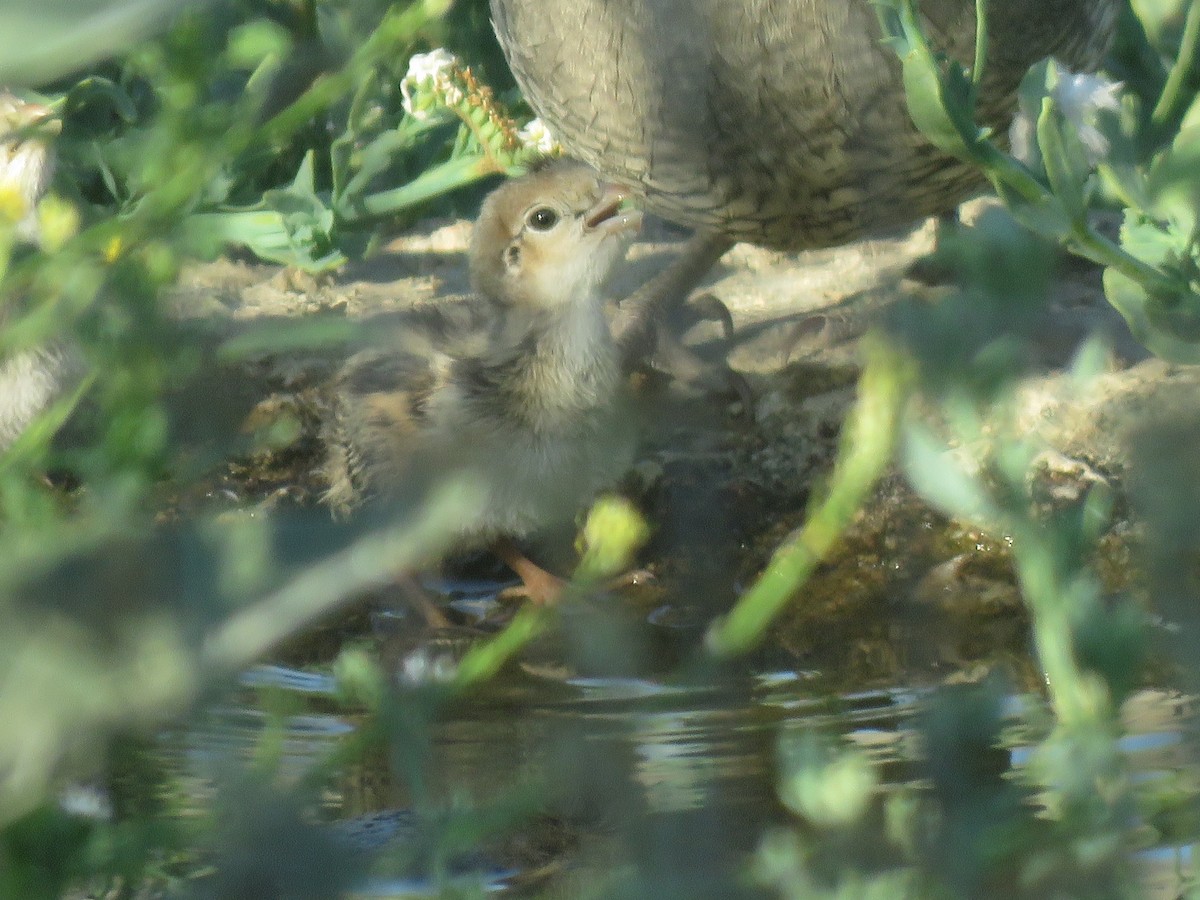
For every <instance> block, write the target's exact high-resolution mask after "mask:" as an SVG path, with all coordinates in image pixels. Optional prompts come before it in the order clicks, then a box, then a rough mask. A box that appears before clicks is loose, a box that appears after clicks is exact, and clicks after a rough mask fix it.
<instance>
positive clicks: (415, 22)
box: [260, 3, 431, 146]
mask: <svg viewBox="0 0 1200 900" xmlns="http://www.w3.org/2000/svg"><path fill="white" fill-rule="evenodd" d="M426 6H427V4H424V3H413V4H411V5H409V6H408V7H406V8H404V9H402V10H397V9H393V10H392V11H391V12H390V13H389V14H388V15H387V16H386V17H385V18H384V20H383V21H382V22H380V23H379V27H378V28H376V29H375V31H374V32H373V33H372V34H371V36H370V37H369V38H368V39H367V41H366V43H364V44H363V45H362V46H361V47H360V48H359V49H358V51H357V52H356V53H355V54H354V55H353V56H352V57H351V58H350V61H349V62H347V63H346V65H345V66H344V67H342V69H341V70H339V71H337V72H334V73H331V74H329V75H325V76H322V77H321V78H318V79H317V80H316V81H314V82H313V83H312V86H311V87H309V89H308V90H307V91H305V92H304V93H303V94H301V95H300V96H299V97H298V98H297V99H296V100H294V101H293V102H292V103H291V105H289V106H288V107H287V108H286V109H284V110H282V111H281V112H279V113H278V114H277V115H275V116H274V117H273V118H271V120H270V121H268V122H267V123H266V124H264V125H263V126H262V128H261V129H260V138H261V140H262V141H263V142H265V143H267V144H268V145H270V146H279V145H281V144H283V143H284V142H286V141H287V139H288V138H289V137H290V136H291V135H292V134H294V133H295V132H296V131H298V130H300V129H301V128H303V127H304V126H305V125H307V124H308V123H309V122H310V121H311V120H312V119H313V118H315V117H316V116H318V115H320V114H321V113H322V112H323V111H324V110H326V109H328V108H329V106H330V105H331V104H332V103H333V102H334V101H336V100H337V99H339V98H340V97H342V96H343V95H345V94H347V93H349V92H350V91H352V90H353V89H354V87H355V86H356V85H357V84H358V83H359V82H360V81H361V80H362V79H363V77H364V76H365V74H366V72H367V70H368V69H369V68H370V67H371V66H373V65H375V63H376V62H377V61H378V60H380V59H382V58H384V56H385V55H387V54H389V53H392V52H394V51H395V48H396V47H399V46H402V45H403V44H404V43H405V42H406V41H407V40H408V39H409V38H411V37H412V36H413V35H414V34H416V33H417V32H418V31H419V30H420V29H421V28H422V27H423V26H424V25H425V24H426V23H427V22H428V21H429V19H430V18H431V14H430V13H429V11H428V10H427V9H426Z"/></svg>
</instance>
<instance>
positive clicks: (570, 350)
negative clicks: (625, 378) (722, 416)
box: [325, 161, 641, 600]
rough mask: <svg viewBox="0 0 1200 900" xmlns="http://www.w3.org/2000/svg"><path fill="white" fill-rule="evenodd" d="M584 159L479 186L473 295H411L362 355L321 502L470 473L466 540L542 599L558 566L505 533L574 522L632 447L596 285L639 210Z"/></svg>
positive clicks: (335, 424)
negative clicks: (473, 485)
mask: <svg viewBox="0 0 1200 900" xmlns="http://www.w3.org/2000/svg"><path fill="white" fill-rule="evenodd" d="M626 193H627V192H625V191H624V190H621V189H617V188H614V187H612V186H610V185H607V184H604V183H602V182H600V181H599V180H598V179H597V177H596V175H595V173H594V172H593V171H592V170H591V169H588V168H587V167H586V166H582V165H580V164H578V163H575V162H569V161H560V162H555V163H551V164H549V165H547V166H545V167H544V168H541V169H539V170H537V171H535V172H533V173H531V174H529V175H526V176H525V177H523V178H520V179H517V180H514V181H511V182H508V183H506V184H504V185H502V186H501V187H499V188H498V189H497V190H496V191H494V192H493V193H492V194H491V195H490V196H489V197H488V199H487V200H486V201H485V202H484V204H483V208H482V210H481V211H480V214H479V219H478V221H477V222H476V225H475V231H474V237H473V239H472V244H471V249H470V269H471V280H472V284H473V287H474V289H475V296H473V297H471V298H469V299H467V300H465V301H463V302H462V303H459V304H450V305H448V306H444V307H441V306H439V307H430V308H425V309H417V310H414V311H413V312H412V313H411V314H410V315H408V316H407V317H406V320H405V321H404V322H402V323H400V327H399V328H398V329H397V330H396V331H395V333H394V337H392V338H391V339H390V340H387V341H379V340H375V341H374V342H373V343H374V346H373V347H371V348H370V349H367V350H364V351H362V352H360V353H358V354H356V355H355V356H353V357H352V358H351V359H350V360H349V361H348V362H347V364H346V365H345V367H344V368H343V369H342V371H341V373H340V374H339V375H338V377H337V379H336V383H335V386H334V391H333V402H332V410H331V414H330V416H329V420H328V423H327V426H326V428H325V440H326V444H327V446H328V448H329V450H328V461H327V463H326V467H325V472H326V476H327V478H328V481H329V484H330V488H329V491H328V494H327V498H326V499H327V500H328V502H329V503H330V504H331V505H332V506H333V507H334V508H335V510H338V511H342V512H345V511H348V510H349V509H350V508H351V507H353V506H355V505H356V504H357V503H359V502H360V501H361V500H362V499H363V498H364V497H367V496H371V495H375V496H378V497H382V498H383V499H384V500H386V499H387V498H388V497H389V495H391V494H394V493H399V492H402V491H403V490H404V489H405V488H407V487H410V486H411V485H412V484H413V483H418V484H420V483H423V482H424V480H426V479H428V478H430V477H436V476H438V475H441V474H451V475H460V476H466V477H474V478H475V480H476V482H477V483H478V485H479V486H480V487H481V488H482V490H483V491H484V501H483V509H482V511H481V512H479V513H478V514H477V515H473V516H472V517H471V518H470V519H469V520H467V521H464V522H462V523H461V526H460V534H459V538H460V541H459V543H460V546H471V545H486V544H488V543H493V544H494V545H495V546H496V549H498V550H499V551H500V552H501V555H502V556H504V557H505V560H506V561H507V562H509V564H510V565H512V566H513V568H514V569H515V570H516V571H517V574H518V575H520V576H521V578H522V580H524V581H525V582H526V585H527V587H528V589H529V593H530V595H531V596H532V597H534V598H535V599H541V600H546V599H551V595H553V593H554V592H555V587H556V580H555V579H553V578H552V577H551V576H548V575H547V574H546V573H544V572H541V570H539V569H537V568H536V567H534V566H533V565H532V563H529V561H528V560H525V559H524V558H522V557H520V556H519V555H518V554H516V553H515V552H513V548H512V547H511V545H510V544H508V542H507V539H509V538H513V537H524V536H526V535H529V534H531V533H532V532H535V531H537V530H539V529H541V528H543V527H545V526H548V525H553V524H556V523H562V522H570V520H571V518H572V516H573V515H574V513H575V512H576V511H577V510H578V508H579V506H580V505H581V504H582V503H583V502H585V501H586V500H588V499H589V498H590V497H591V496H592V495H593V494H594V493H595V492H597V491H598V490H600V489H602V488H604V487H606V486H608V485H609V484H611V482H612V481H613V480H615V479H616V478H617V477H618V476H619V475H620V474H621V473H622V472H623V471H624V469H625V468H626V467H627V466H628V464H629V462H630V461H631V456H632V450H633V442H632V438H633V436H632V433H631V431H630V429H629V428H628V426H627V420H628V417H627V416H624V415H623V413H622V410H621V405H620V403H619V402H618V401H619V394H620V391H621V386H622V379H621V373H620V368H619V365H618V359H617V351H616V346H615V344H614V342H613V340H612V335H611V332H610V330H609V327H608V322H607V319H606V318H605V315H604V309H603V302H604V301H603V298H602V296H601V294H600V287H601V285H602V283H603V282H604V281H605V280H606V278H607V277H608V275H609V274H610V272H611V271H612V269H613V267H614V266H615V265H616V264H617V262H618V261H619V260H620V259H621V258H622V257H623V255H624V251H625V248H626V247H627V245H628V240H629V238H630V237H631V236H632V233H633V232H634V231H636V229H637V227H638V225H639V224H640V221H641V214H640V213H638V212H635V211H631V210H624V209H622V208H621V205H620V204H621V202H622V201H623V200H624V198H625V196H626Z"/></svg>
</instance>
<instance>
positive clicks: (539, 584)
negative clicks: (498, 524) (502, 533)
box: [492, 538, 567, 605]
mask: <svg viewBox="0 0 1200 900" xmlns="http://www.w3.org/2000/svg"><path fill="white" fill-rule="evenodd" d="M492 549H493V551H494V552H495V554H496V555H497V556H499V557H500V558H501V559H502V560H504V564H505V565H506V566H508V567H509V568H510V569H512V570H513V571H514V572H516V573H517V577H518V578H520V579H521V582H522V584H524V586H525V594H526V595H527V596H528V597H529V599H530V600H531V601H533V602H534V603H538V604H542V605H549V604H551V603H557V602H558V600H559V598H561V597H562V595H563V591H564V590H566V586H567V583H566V582H565V581H563V580H562V579H561V578H559V577H558V576H557V575H552V574H551V573H549V572H547V571H546V570H545V569H543V568H542V567H541V566H539V565H538V564H537V563H535V562H534V561H533V560H531V559H530V558H529V557H528V556H526V555H525V554H524V553H522V552H521V551H520V550H518V549H517V546H516V544H514V543H513V542H512V541H510V540H508V538H501V539H500V540H498V541H496V543H495V544H494V545H493V546H492Z"/></svg>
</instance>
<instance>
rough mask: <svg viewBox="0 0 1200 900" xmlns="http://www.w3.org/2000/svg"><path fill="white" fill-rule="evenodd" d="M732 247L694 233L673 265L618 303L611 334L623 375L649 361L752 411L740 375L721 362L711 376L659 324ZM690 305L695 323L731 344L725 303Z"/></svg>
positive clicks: (709, 300)
mask: <svg viewBox="0 0 1200 900" xmlns="http://www.w3.org/2000/svg"><path fill="white" fill-rule="evenodd" d="M733 243H734V242H733V241H731V240H730V239H729V238H727V237H725V236H724V235H719V234H711V233H699V234H696V235H695V236H694V237H692V239H691V240H690V241H688V244H687V246H686V247H685V248H684V251H683V254H682V255H681V256H680V257H679V258H678V259H677V260H675V261H674V262H673V263H671V265H669V266H667V268H666V269H664V270H663V271H662V272H660V273H659V274H658V275H656V276H654V277H653V278H651V279H650V280H649V281H647V282H646V283H645V284H644V285H642V286H641V287H640V288H638V289H637V290H636V291H635V292H634V293H632V294H630V295H629V296H628V297H627V298H625V300H624V301H622V303H621V308H620V311H619V312H618V313H617V316H616V319H615V320H614V322H613V333H614V336H615V338H616V341H617V347H618V348H619V350H620V352H621V361H622V364H623V365H624V367H625V370H626V371H631V370H632V369H634V368H636V367H637V366H638V365H639V364H641V363H643V362H645V361H646V360H647V358H649V357H651V356H653V357H654V361H655V363H656V364H657V365H658V366H659V367H661V368H662V369H663V370H664V371H665V372H666V373H667V374H669V375H670V376H671V377H673V378H675V379H676V380H677V381H679V382H681V383H683V384H689V385H695V386H698V387H701V388H705V389H708V390H713V391H723V390H732V391H733V392H734V393H736V394H737V395H738V398H739V399H740V400H741V401H742V404H743V406H744V407H745V408H746V409H751V408H752V406H753V395H752V394H751V392H750V387H749V385H748V384H747V383H746V380H745V379H744V378H743V377H742V376H741V375H739V374H738V373H736V372H734V371H733V370H732V369H730V368H729V367H728V366H727V365H725V364H724V363H718V371H715V372H714V371H713V367H712V366H711V365H710V364H709V363H707V362H705V361H704V360H703V359H701V358H700V357H699V356H698V355H697V354H696V353H695V352H694V351H693V350H691V349H690V348H688V347H685V346H684V345H683V342H682V341H680V340H679V338H678V337H677V336H676V335H675V334H673V333H672V332H671V331H670V330H669V329H668V328H667V327H666V326H665V324H664V323H665V320H666V319H667V317H668V315H669V314H670V313H671V312H672V311H673V310H675V309H677V308H679V307H681V306H683V305H684V302H685V301H686V299H687V297H688V294H690V293H691V291H692V290H693V288H695V287H696V285H697V284H698V283H699V281H700V279H702V278H703V277H704V276H705V274H707V273H708V271H709V270H710V269H711V268H712V267H713V266H714V265H715V264H716V262H717V260H719V259H720V258H721V257H722V256H723V255H724V254H725V251H726V250H728V249H729V248H730V247H732V246H733ZM693 306H694V309H695V312H696V313H697V315H698V316H699V317H700V318H706V319H711V320H713V321H716V322H718V323H719V324H720V325H721V327H722V331H723V333H724V338H725V340H726V341H728V340H729V339H730V337H731V336H732V333H733V318H732V316H730V314H729V310H728V308H726V306H725V304H724V303H722V302H721V301H720V300H718V299H717V298H716V297H714V296H712V295H711V294H706V295H703V296H702V297H700V298H698V299H697V300H696V301H695V302H694V304H693Z"/></svg>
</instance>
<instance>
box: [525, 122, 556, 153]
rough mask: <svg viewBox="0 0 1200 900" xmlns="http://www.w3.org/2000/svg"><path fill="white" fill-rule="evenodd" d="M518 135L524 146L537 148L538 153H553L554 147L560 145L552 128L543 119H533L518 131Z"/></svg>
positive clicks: (532, 148)
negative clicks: (551, 131) (551, 130)
mask: <svg viewBox="0 0 1200 900" xmlns="http://www.w3.org/2000/svg"><path fill="white" fill-rule="evenodd" d="M517 137H518V138H520V139H521V143H522V144H523V145H524V146H526V147H528V148H529V149H530V150H536V151H537V152H538V153H545V154H550V153H553V152H554V148H555V147H557V146H558V141H556V140H555V139H554V135H552V134H551V133H550V129H549V128H547V127H546V123H545V122H543V121H542V120H541V119H531V120H530V121H529V123H528V124H527V125H526V126H525V127H524V128H522V129H521V130H520V131H518V132H517Z"/></svg>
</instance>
